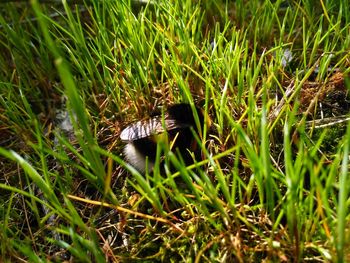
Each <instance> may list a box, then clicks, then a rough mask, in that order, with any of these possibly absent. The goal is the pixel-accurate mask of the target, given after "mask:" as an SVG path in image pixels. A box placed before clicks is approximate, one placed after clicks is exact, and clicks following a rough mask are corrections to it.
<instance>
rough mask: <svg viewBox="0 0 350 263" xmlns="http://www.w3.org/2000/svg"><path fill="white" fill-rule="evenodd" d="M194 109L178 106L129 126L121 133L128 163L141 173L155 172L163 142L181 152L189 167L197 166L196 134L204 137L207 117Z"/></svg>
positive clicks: (196, 108) (199, 152) (182, 104)
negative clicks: (195, 164) (191, 165)
mask: <svg viewBox="0 0 350 263" xmlns="http://www.w3.org/2000/svg"><path fill="white" fill-rule="evenodd" d="M193 109H194V110H195V111H193V110H192V107H191V105H190V104H187V103H180V104H174V105H172V106H170V107H169V108H168V109H167V110H166V111H165V112H164V114H163V115H156V116H153V117H150V118H149V119H146V120H141V121H137V122H134V123H132V124H130V125H129V126H127V127H126V128H125V129H124V130H123V131H122V132H121V134H120V139H121V140H122V141H124V142H126V145H125V147H124V151H123V152H124V156H125V160H126V162H127V163H129V164H131V165H132V166H133V167H134V168H136V169H137V170H138V171H139V172H141V173H145V172H146V171H147V172H151V171H152V170H153V168H154V163H155V160H156V153H157V147H158V146H157V145H158V143H159V142H163V143H164V142H165V143H168V146H169V149H170V150H174V151H177V152H179V153H180V154H181V158H182V159H183V160H184V162H185V164H186V165H189V164H190V163H193V157H195V158H196V159H198V158H200V156H201V151H200V147H198V143H197V140H196V139H195V136H194V133H196V134H197V135H198V136H200V134H201V129H202V127H203V125H204V115H203V112H202V111H201V109H199V108H198V107H193ZM164 135H166V136H164ZM164 138H166V139H167V140H164ZM191 153H192V154H191Z"/></svg>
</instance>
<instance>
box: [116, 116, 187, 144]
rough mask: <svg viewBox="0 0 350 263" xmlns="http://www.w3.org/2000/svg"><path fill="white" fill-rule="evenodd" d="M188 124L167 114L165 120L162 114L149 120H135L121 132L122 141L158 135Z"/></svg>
mask: <svg viewBox="0 0 350 263" xmlns="http://www.w3.org/2000/svg"><path fill="white" fill-rule="evenodd" d="M188 126H189V125H188V124H184V123H181V122H179V121H177V120H175V119H173V118H169V116H165V118H164V121H163V118H162V117H161V116H155V117H153V118H150V119H148V120H142V121H138V122H135V123H133V124H131V125H129V126H128V127H126V128H125V129H124V130H123V131H122V132H121V134H120V139H121V140H122V141H135V140H139V139H143V138H146V137H149V136H152V135H157V134H160V133H163V132H165V131H171V130H174V129H178V128H184V127H188Z"/></svg>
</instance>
